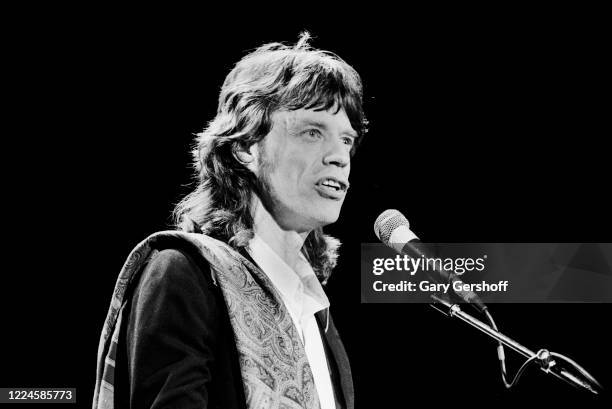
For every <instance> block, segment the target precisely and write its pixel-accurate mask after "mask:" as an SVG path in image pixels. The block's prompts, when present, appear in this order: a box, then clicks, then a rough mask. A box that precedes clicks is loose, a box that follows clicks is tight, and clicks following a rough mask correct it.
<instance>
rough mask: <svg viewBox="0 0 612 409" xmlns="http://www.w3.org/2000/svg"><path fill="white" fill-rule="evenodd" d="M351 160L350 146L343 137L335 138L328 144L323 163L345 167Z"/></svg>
mask: <svg viewBox="0 0 612 409" xmlns="http://www.w3.org/2000/svg"><path fill="white" fill-rule="evenodd" d="M350 162H351V155H350V147H349V146H347V145H346V144H345V143H344V142H343V141H342V139H341V138H333V140H332V141H330V142H329V143H328V144H326V151H325V155H324V156H323V163H324V164H325V165H335V166H338V167H340V168H344V167H345V166H347V165H348V164H349V163H350Z"/></svg>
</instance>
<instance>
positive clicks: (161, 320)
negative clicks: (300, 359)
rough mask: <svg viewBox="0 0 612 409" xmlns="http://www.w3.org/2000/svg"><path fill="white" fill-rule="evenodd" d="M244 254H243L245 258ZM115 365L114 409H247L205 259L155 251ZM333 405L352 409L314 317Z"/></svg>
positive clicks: (337, 355) (340, 361)
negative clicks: (321, 340)
mask: <svg viewBox="0 0 612 409" xmlns="http://www.w3.org/2000/svg"><path fill="white" fill-rule="evenodd" d="M243 255H245V256H248V255H246V254H243ZM126 311H130V313H129V316H128V319H124V320H123V322H122V326H124V327H122V328H121V331H120V334H121V335H120V337H121V338H120V339H119V343H118V345H119V349H118V351H117V359H116V364H115V395H114V396H115V407H117V408H198V409H201V408H224V409H233V408H241V409H242V408H246V401H245V394H244V387H243V384H242V378H241V374H240V367H239V363H238V352H237V350H236V345H235V341H234V334H233V330H232V326H231V323H230V319H229V316H228V311H227V307H226V305H225V302H224V300H223V295H222V293H221V291H220V289H219V288H218V287H216V285H215V284H214V283H213V280H212V279H211V275H210V268H209V266H208V263H207V262H206V261H205V259H204V258H203V257H202V256H200V255H198V254H195V253H194V252H192V251H188V250H187V249H166V250H162V251H160V252H158V253H157V254H156V255H155V256H154V257H153V258H152V260H151V261H150V263H149V265H148V266H147V267H146V268H145V270H144V271H143V274H142V275H141V277H140V279H139V281H138V283H136V288H135V291H134V296H133V298H132V299H131V300H129V301H128V305H127V306H126ZM317 321H318V323H319V328H320V329H321V335H322V339H323V340H324V345H325V348H326V354H327V359H328V366H329V368H330V373H331V375H332V383H333V384H334V391H335V394H336V406H337V407H338V408H353V406H354V403H353V400H354V397H353V395H354V393H353V384H352V378H351V370H350V366H349V363H348V358H347V356H346V352H345V350H344V347H343V345H342V342H341V341H340V338H339V336H338V332H337V331H336V328H335V326H334V325H333V321H332V320H331V318H330V324H329V329H328V331H327V332H325V331H324V330H323V328H324V326H325V320H324V319H323V316H322V315H321V314H317Z"/></svg>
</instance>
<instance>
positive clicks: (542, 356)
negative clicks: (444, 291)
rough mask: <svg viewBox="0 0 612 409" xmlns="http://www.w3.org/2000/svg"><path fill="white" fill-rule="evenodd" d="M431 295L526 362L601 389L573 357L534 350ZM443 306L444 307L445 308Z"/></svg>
mask: <svg viewBox="0 0 612 409" xmlns="http://www.w3.org/2000/svg"><path fill="white" fill-rule="evenodd" d="M431 297H432V298H433V300H434V304H430V305H431V307H433V308H434V309H436V310H438V311H440V312H441V313H443V314H444V315H446V316H449V317H451V318H452V317H456V318H458V319H460V320H461V321H463V322H465V323H467V324H470V325H471V326H472V327H474V328H476V329H478V330H480V331H482V332H484V333H485V334H487V335H489V336H490V337H491V338H493V339H495V340H497V341H498V342H501V343H502V344H504V345H506V346H507V347H509V348H511V349H513V350H514V351H516V352H518V353H519V354H521V355H523V356H525V357H526V358H527V362H526V363H525V364H527V363H529V362H532V361H535V362H538V363H539V365H540V369H542V370H543V371H544V372H546V373H549V374H552V375H554V376H555V377H557V378H559V379H561V380H563V381H565V382H567V383H569V384H570V385H572V386H575V387H582V388H585V389H587V390H589V391H590V392H592V393H594V394H597V393H598V392H597V391H596V390H595V389H594V388H593V387H592V386H591V384H593V385H596V386H597V387H598V388H600V389H601V385H600V384H599V383H598V382H597V381H596V380H595V378H593V377H592V376H591V375H590V374H589V373H588V372H587V371H586V370H584V369H583V368H582V367H580V366H579V365H578V364H577V363H575V362H574V361H572V360H571V359H569V358H567V357H565V356H563V355H561V354H557V353H555V352H549V351H548V350H546V349H541V350H539V351H538V352H533V351H532V350H530V349H529V348H526V347H525V346H523V345H521V344H519V343H518V342H516V341H514V340H513V339H512V338H510V337H508V336H506V335H504V334H502V333H501V332H499V331H497V330H495V329H493V328H491V327H490V326H489V325H487V324H485V323H484V322H482V321H480V320H478V319H476V318H474V317H473V316H471V315H470V314H468V313H466V312H464V311H463V310H461V307H460V306H459V305H458V304H454V303H450V302H448V301H447V300H445V299H443V298H441V297H439V296H437V295H432V296H431ZM441 307H444V309H443V308H441ZM554 358H557V359H558V360H561V361H564V362H566V363H568V364H570V365H571V366H572V367H573V368H574V369H576V370H578V372H580V374H581V375H583V376H584V377H585V378H586V379H587V380H588V381H589V382H590V383H591V384H589V383H588V382H586V381H584V380H582V379H580V378H578V377H577V376H575V375H574V374H572V373H571V372H568V371H566V370H565V369H564V368H562V367H561V365H560V364H559V363H558V362H557V361H556V360H555V359H554ZM522 369H523V367H522V368H521V370H519V375H520V373H521V372H522Z"/></svg>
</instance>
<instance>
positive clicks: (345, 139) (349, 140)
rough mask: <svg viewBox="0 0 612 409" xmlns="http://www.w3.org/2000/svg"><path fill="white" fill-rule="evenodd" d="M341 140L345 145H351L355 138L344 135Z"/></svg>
mask: <svg viewBox="0 0 612 409" xmlns="http://www.w3.org/2000/svg"><path fill="white" fill-rule="evenodd" d="M342 142H344V143H345V144H346V145H348V146H353V145H354V144H355V140H354V139H353V138H351V137H348V136H347V137H344V138H342Z"/></svg>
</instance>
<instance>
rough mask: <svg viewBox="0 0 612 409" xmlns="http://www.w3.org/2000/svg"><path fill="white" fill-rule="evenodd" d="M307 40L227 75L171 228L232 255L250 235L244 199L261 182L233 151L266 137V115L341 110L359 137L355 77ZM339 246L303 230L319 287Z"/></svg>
mask: <svg viewBox="0 0 612 409" xmlns="http://www.w3.org/2000/svg"><path fill="white" fill-rule="evenodd" d="M309 38H310V36H309V35H308V33H303V34H302V35H301V37H300V39H299V41H298V42H297V44H296V45H295V46H287V45H284V44H281V43H271V44H266V45H263V46H261V47H259V48H257V49H256V50H255V51H253V52H251V53H249V54H248V55H246V56H245V57H244V58H242V59H241V60H240V61H239V62H238V63H237V64H236V66H235V67H234V68H233V69H232V71H231V72H230V73H229V74H228V76H227V77H226V79H225V81H224V83H223V86H222V87H221V93H220V94H219V105H218V109H217V115H216V117H215V118H214V119H213V120H212V121H210V122H209V123H208V125H207V127H206V128H205V129H204V131H203V132H201V133H199V134H197V139H196V141H195V147H194V149H193V159H194V169H195V179H196V187H195V189H194V190H193V191H192V192H191V193H190V194H188V195H187V196H186V197H185V198H183V199H182V200H181V202H180V203H179V204H178V205H177V206H176V208H175V210H174V222H175V224H176V226H177V227H178V228H179V229H181V230H184V231H188V232H194V231H195V232H202V233H204V234H207V235H209V236H212V237H215V238H217V239H219V240H222V241H224V242H226V243H228V244H229V245H230V246H232V247H233V248H235V249H237V250H239V249H240V248H242V247H244V246H246V245H247V244H248V242H249V240H250V239H251V238H252V237H253V230H252V229H253V219H252V217H251V212H250V209H249V206H250V203H251V196H252V194H253V193H255V194H258V192H259V191H260V190H259V189H260V186H261V184H260V183H259V181H258V180H257V179H256V177H255V175H254V174H253V173H252V172H250V171H249V170H248V169H247V168H246V167H245V166H244V165H243V164H241V163H240V162H238V160H237V159H236V157H235V155H234V153H235V152H236V151H237V150H239V149H247V148H248V147H250V146H251V145H253V144H256V143H258V142H260V141H261V140H262V139H263V138H264V137H265V136H266V135H267V134H268V133H269V132H270V129H271V128H272V120H271V116H272V114H273V113H274V112H276V111H278V110H297V109H302V108H304V109H315V110H335V112H338V111H339V110H340V109H344V111H345V112H346V114H347V117H348V119H349V121H350V123H351V126H352V127H353V129H355V130H356V131H357V133H358V134H359V135H360V136H361V135H363V134H365V132H366V126H367V120H366V118H365V115H364V112H363V106H362V85H361V79H360V77H359V74H357V72H356V71H355V70H354V69H353V68H352V67H351V66H349V65H348V64H347V63H346V62H344V61H343V60H342V59H340V58H339V57H338V56H337V55H335V54H333V53H331V52H328V51H322V50H316V49H313V48H312V47H311V46H310V45H309V44H308V40H309ZM359 139H361V138H357V140H359ZM355 148H356V146H355V147H354V148H353V151H354V149H355ZM351 153H353V152H351ZM339 245H340V242H339V241H338V240H336V239H334V238H332V237H330V236H327V235H325V234H323V229H322V228H320V229H316V230H315V231H313V232H311V234H309V235H308V237H307V239H306V241H305V243H304V246H303V248H302V252H303V253H304V255H305V256H306V259H307V260H308V261H309V262H310V264H311V265H312V267H313V269H314V271H315V273H316V274H317V276H318V278H319V279H320V280H321V281H323V282H326V281H327V279H328V278H329V275H330V274H331V271H332V269H333V268H334V267H335V265H336V260H337V249H338V247H339Z"/></svg>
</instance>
